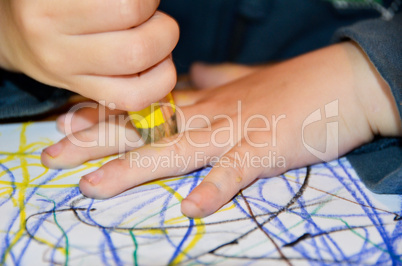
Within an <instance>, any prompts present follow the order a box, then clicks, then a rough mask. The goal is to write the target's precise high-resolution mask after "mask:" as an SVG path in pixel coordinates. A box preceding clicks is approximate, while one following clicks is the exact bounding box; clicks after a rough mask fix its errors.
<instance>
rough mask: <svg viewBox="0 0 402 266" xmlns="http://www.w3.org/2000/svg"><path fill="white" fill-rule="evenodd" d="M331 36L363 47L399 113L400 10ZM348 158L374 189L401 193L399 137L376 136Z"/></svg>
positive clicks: (401, 103) (401, 95)
mask: <svg viewBox="0 0 402 266" xmlns="http://www.w3.org/2000/svg"><path fill="white" fill-rule="evenodd" d="M333 38H334V39H333V40H334V41H335V42H338V41H342V40H345V39H346V40H347V39H349V40H353V41H354V42H356V43H357V44H358V45H359V46H360V47H361V48H362V49H363V51H364V52H365V53H366V54H367V56H368V57H369V59H370V60H371V62H372V63H373V65H374V66H375V68H376V69H377V70H378V72H379V73H380V74H381V76H382V77H383V78H384V80H385V81H386V82H387V83H388V84H389V86H390V88H391V90H392V93H393V96H394V99H395V102H396V106H397V107H398V110H399V115H400V117H402V13H399V14H397V15H395V16H394V17H393V18H392V19H391V20H388V21H386V20H382V19H371V20H365V21H361V22H358V23H356V24H354V25H352V26H349V27H344V28H340V29H339V30H338V31H336V33H335V34H334V37H333ZM347 158H348V160H349V161H350V163H351V164H352V165H353V167H354V169H355V170H356V172H357V174H358V175H359V177H360V178H361V179H362V181H363V182H364V183H365V185H366V186H367V187H368V188H369V189H371V190H372V191H373V192H376V193H382V194H402V141H401V138H394V139H390V138H378V139H376V140H375V141H373V142H372V143H370V144H367V145H365V146H363V147H360V148H359V149H356V150H355V151H353V152H351V153H350V154H348V155H347Z"/></svg>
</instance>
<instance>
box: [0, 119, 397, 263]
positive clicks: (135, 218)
mask: <svg viewBox="0 0 402 266" xmlns="http://www.w3.org/2000/svg"><path fill="white" fill-rule="evenodd" d="M54 127H55V126H54V124H53V123H34V124H16V125H3V126H0V259H1V264H5V265H33V264H44V265H56V264H57V265H59V264H62V265H80V264H85V265H99V264H104V265H166V264H169V263H170V264H181V265H199V264H208V265H209V264H211V265H267V264H268V265H270V264H271V265H278V264H280V263H283V264H284V265H285V264H292V265H300V264H302V265H305V264H313V265H314V264H316V265H321V264H328V265H331V264H334V265H335V264H370V265H392V264H393V265H398V264H399V265H400V264H402V257H401V256H402V239H401V238H402V228H401V225H402V223H401V203H402V200H401V196H396V195H394V196H390V195H383V196H379V195H374V194H372V193H370V192H369V191H368V190H367V189H366V188H365V187H364V185H363V184H362V183H361V182H360V181H359V179H358V177H357V176H356V174H355V172H354V171H353V169H352V168H351V166H350V164H349V163H348V161H347V160H346V159H340V160H337V161H334V162H331V163H328V164H326V163H325V164H319V165H315V166H313V167H311V168H307V169H306V168H303V169H298V170H294V171H290V172H288V173H286V174H284V175H282V176H279V177H275V178H267V179H260V180H258V182H256V183H254V184H253V185H252V186H250V187H249V188H247V189H245V190H244V191H242V192H241V193H239V194H238V195H237V196H236V197H235V198H234V199H233V200H232V201H231V202H229V203H228V204H227V205H225V206H224V207H223V208H222V209H221V210H220V211H219V212H217V213H216V214H214V215H212V216H210V217H207V218H204V219H188V218H186V217H184V216H183V215H182V214H181V213H180V201H181V200H182V199H183V198H184V197H185V196H186V195H187V194H188V193H189V191H191V190H192V189H193V188H194V187H195V186H196V185H197V184H198V183H199V182H200V181H201V180H202V178H203V177H204V176H205V175H206V174H207V173H208V171H209V169H202V170H200V171H198V172H194V173H191V174H189V175H186V176H183V177H176V178H170V179H166V180H162V181H156V182H153V183H150V184H147V185H143V186H139V187H136V188H134V189H131V190H129V191H127V192H125V193H123V194H121V195H119V196H116V197H114V198H112V199H109V200H92V199H89V198H85V197H83V196H82V194H81V193H80V191H79V189H78V187H77V183H78V180H79V178H80V177H81V176H82V175H83V174H85V173H88V172H89V171H91V170H93V169H95V168H96V167H99V166H100V165H101V164H102V163H104V161H105V160H101V161H96V162H90V163H87V164H84V165H83V166H81V167H78V168H75V169H72V170H49V169H46V168H44V167H42V165H41V164H40V151H41V150H42V149H43V148H44V147H45V146H46V145H49V144H50V143H52V142H54V141H56V140H58V139H60V137H61V135H60V134H58V133H56V131H55V129H54Z"/></svg>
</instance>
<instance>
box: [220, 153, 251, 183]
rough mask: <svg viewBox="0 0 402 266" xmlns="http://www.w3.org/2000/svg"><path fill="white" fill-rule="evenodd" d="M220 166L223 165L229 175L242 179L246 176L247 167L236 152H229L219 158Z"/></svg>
mask: <svg viewBox="0 0 402 266" xmlns="http://www.w3.org/2000/svg"><path fill="white" fill-rule="evenodd" d="M219 167H222V168H223V169H224V170H225V172H226V174H227V175H228V176H235V177H236V178H238V177H239V178H241V179H243V178H245V177H246V172H247V167H246V165H245V164H244V161H243V160H242V158H240V156H239V155H238V154H236V153H228V154H225V155H224V156H222V157H221V159H220V160H219Z"/></svg>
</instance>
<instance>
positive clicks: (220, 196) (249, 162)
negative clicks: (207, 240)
mask: <svg viewBox="0 0 402 266" xmlns="http://www.w3.org/2000/svg"><path fill="white" fill-rule="evenodd" d="M266 150H267V149H265V148H256V147H253V145H250V144H249V143H248V142H247V141H245V140H244V139H243V140H242V142H241V145H236V146H235V147H234V148H232V149H231V150H230V151H229V152H227V153H226V154H225V155H223V156H222V157H221V158H220V160H219V162H218V163H217V164H216V165H215V166H214V167H213V168H212V170H211V172H210V173H209V174H208V175H207V176H206V177H205V178H204V180H203V181H202V182H201V183H200V184H199V185H198V186H197V187H196V188H195V189H194V190H193V191H192V192H191V193H190V194H189V195H188V196H187V198H185V199H184V200H183V201H182V203H181V211H182V213H183V214H184V215H186V216H188V217H192V218H199V217H205V216H208V215H210V214H212V213H214V212H216V211H217V210H218V209H219V208H221V207H222V206H223V205H225V204H226V203H227V202H229V201H230V200H231V199H232V198H233V197H234V196H236V194H237V193H238V192H239V191H240V190H241V189H243V188H245V187H247V186H248V185H250V184H251V183H252V182H253V181H254V180H255V179H256V178H258V177H262V176H261V175H262V173H263V172H264V168H263V167H262V165H261V163H262V161H260V160H262V158H264V156H266V152H267V151H266ZM265 172H267V169H265ZM276 173H278V171H277V170H276V169H275V168H272V169H270V171H269V174H268V176H272V175H275V174H276Z"/></svg>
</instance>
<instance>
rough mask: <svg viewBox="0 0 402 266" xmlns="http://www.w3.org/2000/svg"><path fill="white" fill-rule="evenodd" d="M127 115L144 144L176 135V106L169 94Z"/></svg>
mask: <svg viewBox="0 0 402 266" xmlns="http://www.w3.org/2000/svg"><path fill="white" fill-rule="evenodd" d="M128 115H129V116H130V120H131V123H132V124H133V125H134V127H135V128H136V129H137V130H138V132H139V133H140V134H141V137H142V139H143V140H144V141H145V143H146V144H148V143H153V142H156V141H158V140H160V139H161V138H164V137H169V136H172V135H175V134H176V133H177V121H176V106H175V104H174V101H173V97H172V94H171V93H169V94H168V95H166V96H165V97H164V98H163V99H161V100H160V101H159V102H157V103H153V104H151V105H150V106H148V107H147V108H145V109H142V110H141V111H137V112H128Z"/></svg>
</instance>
